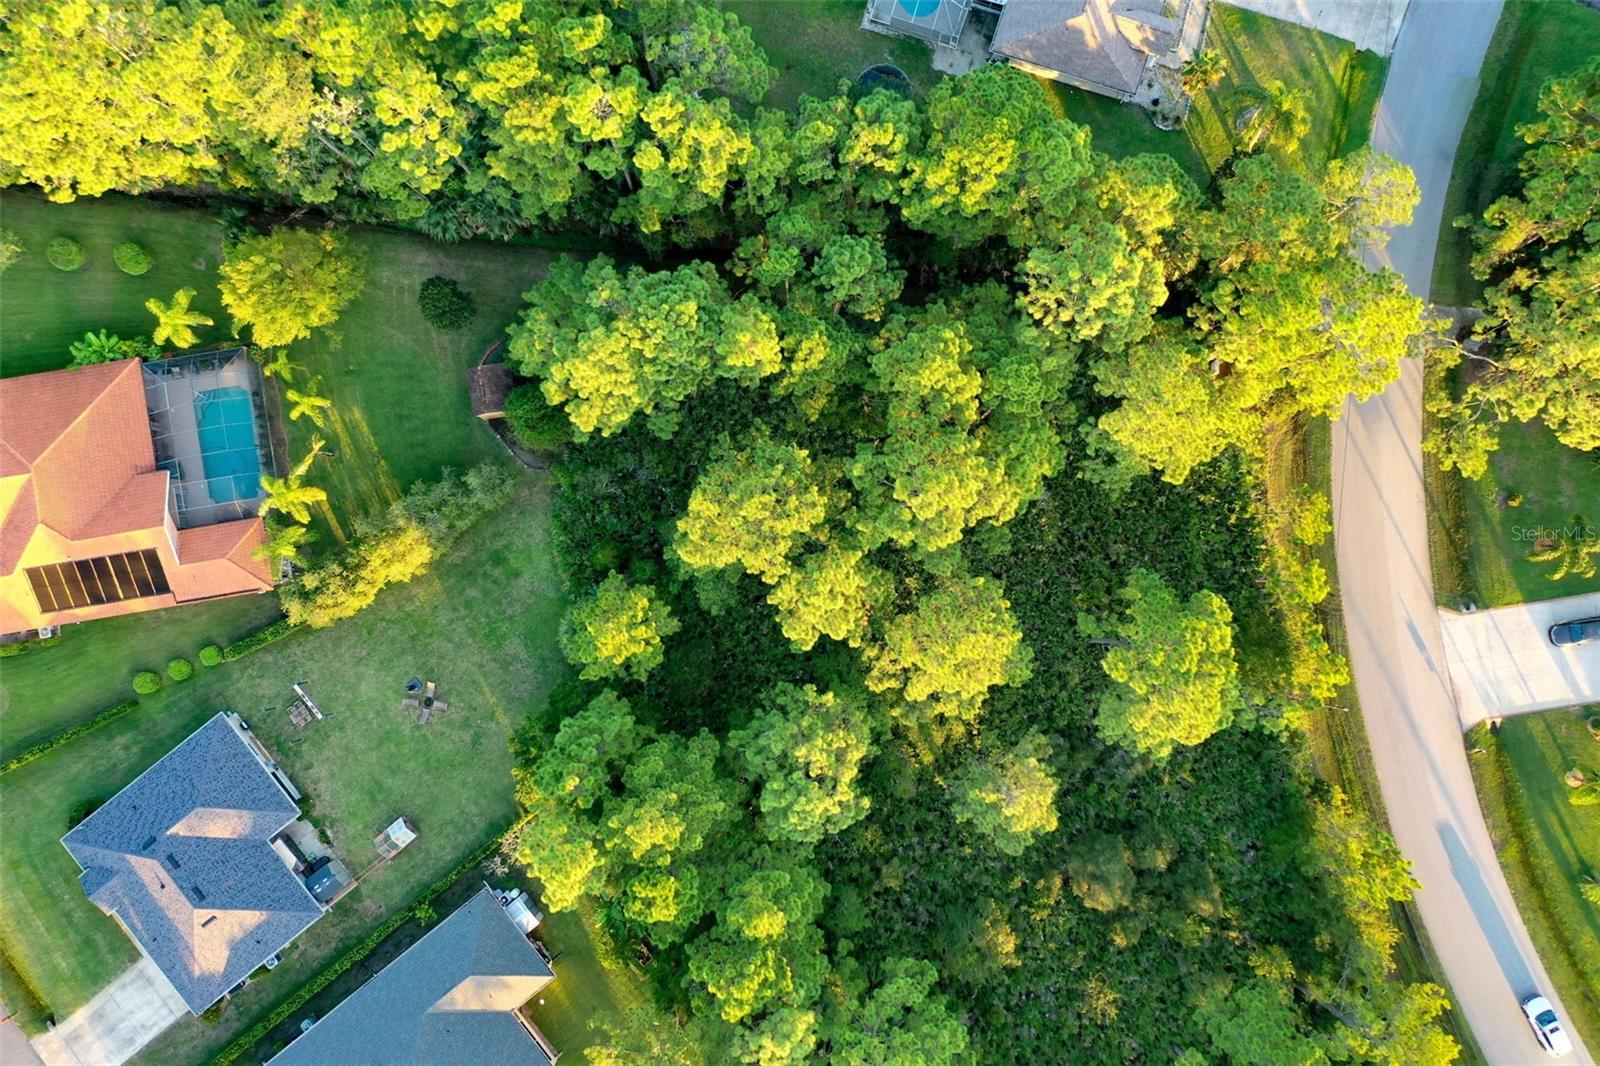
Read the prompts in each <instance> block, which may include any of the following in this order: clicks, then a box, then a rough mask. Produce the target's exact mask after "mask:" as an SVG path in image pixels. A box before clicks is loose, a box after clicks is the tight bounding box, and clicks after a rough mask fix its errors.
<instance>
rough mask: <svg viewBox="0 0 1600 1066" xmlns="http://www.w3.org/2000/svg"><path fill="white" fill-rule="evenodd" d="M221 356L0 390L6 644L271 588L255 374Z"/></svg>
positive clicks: (105, 367)
mask: <svg viewBox="0 0 1600 1066" xmlns="http://www.w3.org/2000/svg"><path fill="white" fill-rule="evenodd" d="M221 356H225V358H222V357H219V355H218V353H208V354H207V355H206V356H202V357H190V358H186V359H182V360H171V361H169V360H160V361H157V362H156V363H153V364H151V365H150V367H148V368H147V367H146V366H145V365H143V364H141V362H140V361H139V360H137V359H127V360H122V361H120V362H115V363H105V364H102V365H99V366H90V367H83V368H80V369H74V370H53V371H48V372H46V373H42V374H29V375H26V376H23V377H15V378H6V379H0V635H16V634H22V633H27V632H29V631H32V630H38V629H41V628H45V627H51V626H59V625H63V624H66V623H70V622H85V621H90V620H93V619H98V618H109V617H112V616H113V615H122V614H131V613H134V612H137V611H149V610H155V609H157V608H160V607H171V606H175V605H178V604H185V603H196V602H199V601H202V600H210V599H216V598H218V597H220V596H237V595H241V594H243V593H248V592H266V591H269V590H270V589H271V588H272V586H273V579H272V574H271V570H270V567H269V565H268V564H267V562H266V561H265V560H263V559H258V558H256V556H255V550H256V548H258V547H259V546H260V545H261V544H262V543H264V542H265V540H266V531H265V528H264V526H263V524H262V521H261V519H260V518H259V517H256V516H255V509H256V507H257V506H258V505H259V501H260V495H261V491H260V485H259V480H258V478H259V474H260V471H261V469H262V468H263V465H264V464H265V465H269V466H270V450H269V449H268V448H267V447H266V446H265V442H264V438H265V435H266V434H265V430H264V428H262V427H263V423H262V422H261V420H260V419H259V418H258V417H251V416H252V415H259V413H260V407H261V401H260V395H259V383H260V376H259V373H258V372H257V371H256V368H255V366H254V364H253V363H251V362H250V361H249V359H248V358H247V357H246V356H245V354H244V352H243V350H236V351H234V352H230V353H221ZM252 375H253V377H252ZM252 382H253V383H254V386H255V387H256V392H255V393H254V394H252V391H251V389H252ZM174 395H176V396H178V397H180V400H179V402H177V403H172V402H170V399H171V397H172V396H174ZM241 411H242V412H244V415H243V416H240V415H239V414H238V412H241ZM229 412H232V413H233V415H232V421H231V422H223V421H219V419H221V418H226V417H227V416H228V415H229ZM157 418H159V419H160V422H161V424H160V425H157V424H156V423H155V420H156V419H157ZM158 441H159V442H161V444H160V447H158ZM230 463H231V464H235V465H229V464H230ZM214 467H215V468H218V469H221V470H223V474H222V475H220V476H211V475H213V474H214V473H215V472H216V471H215V470H214V469H213V468H214ZM208 486H211V488H210V493H211V494H210V495H207V491H208ZM219 498H220V499H219ZM196 501H198V502H196ZM202 505H203V506H202Z"/></svg>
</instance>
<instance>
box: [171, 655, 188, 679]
mask: <svg viewBox="0 0 1600 1066" xmlns="http://www.w3.org/2000/svg"><path fill="white" fill-rule="evenodd" d="M193 673H194V664H193V663H191V662H190V661H189V660H188V659H174V660H172V661H171V662H170V663H168V664H167V676H168V677H170V678H172V680H174V681H187V680H188V679H189V677H190V676H191V675H192V674H193Z"/></svg>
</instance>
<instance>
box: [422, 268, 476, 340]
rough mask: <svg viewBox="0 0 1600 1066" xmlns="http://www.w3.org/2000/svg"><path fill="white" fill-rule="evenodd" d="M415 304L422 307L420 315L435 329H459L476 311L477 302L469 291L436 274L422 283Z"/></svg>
mask: <svg viewBox="0 0 1600 1066" xmlns="http://www.w3.org/2000/svg"><path fill="white" fill-rule="evenodd" d="M417 306H418V307H420V308H421V309H422V317H423V318H425V319H427V320H428V323H429V325H431V326H433V327H434V328H435V329H460V328H461V327H463V326H465V325H466V324H467V323H468V322H471V321H472V316H473V315H475V314H477V313H478V303H477V301H476V300H474V299H473V298H472V294H471V293H469V292H467V291H466V290H465V289H463V288H462V287H461V286H460V285H457V284H456V283H455V281H454V280H453V279H451V278H444V277H439V276H438V275H434V276H433V277H431V278H429V279H428V280H427V281H424V282H423V283H422V288H421V289H420V290H419V291H418V292H417Z"/></svg>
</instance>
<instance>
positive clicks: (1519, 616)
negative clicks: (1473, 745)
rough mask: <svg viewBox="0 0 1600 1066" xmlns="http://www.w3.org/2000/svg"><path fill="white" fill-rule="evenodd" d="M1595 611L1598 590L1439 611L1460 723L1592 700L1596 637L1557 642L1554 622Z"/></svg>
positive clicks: (1598, 686) (1599, 679)
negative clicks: (1591, 640) (1569, 643)
mask: <svg viewBox="0 0 1600 1066" xmlns="http://www.w3.org/2000/svg"><path fill="white" fill-rule="evenodd" d="M1597 617H1600V592H1591V593H1588V594H1587V595H1583V596H1566V597H1563V598H1562V599H1559V600H1540V601H1539V602H1538V603H1519V604H1517V605H1516V606H1514V607H1497V608H1495V609H1494V610H1492V611H1475V612H1473V613H1472V614H1459V613H1457V612H1455V611H1440V612H1439V621H1440V623H1441V624H1442V625H1443V626H1444V648H1445V659H1446V661H1447V662H1448V663H1449V664H1450V680H1451V682H1452V683H1453V685H1454V688H1455V694H1456V713H1457V714H1459V715H1460V716H1461V728H1462V729H1470V728H1472V727H1473V726H1474V725H1477V724H1478V723H1479V722H1481V721H1483V720H1484V719H1485V718H1495V717H1499V716H1501V715H1507V714H1528V713H1530V712H1532V711H1543V710H1548V709H1550V708H1552V707H1573V706H1576V705H1578V704H1582V703H1597V702H1600V641H1597V642H1594V643H1590V644H1584V645H1580V646H1578V647H1566V648H1558V647H1556V646H1555V645H1553V644H1551V643H1550V635H1549V634H1550V627H1551V626H1553V625H1555V624H1556V623H1557V622H1572V621H1576V620H1577V619H1579V618H1597Z"/></svg>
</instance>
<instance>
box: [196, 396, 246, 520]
mask: <svg viewBox="0 0 1600 1066" xmlns="http://www.w3.org/2000/svg"><path fill="white" fill-rule="evenodd" d="M194 421H195V427H196V430H197V433H198V436H199V437H200V461H201V464H202V465H203V466H204V467H205V472H206V493H207V495H209V496H210V497H211V498H212V499H213V500H215V501H216V502H218V503H224V502H228V501H232V500H253V499H255V498H256V497H257V496H259V495H260V494H261V458H260V456H259V455H258V454H257V453H256V416H255V411H254V410H253V409H252V408H251V406H250V391H249V390H248V389H242V388H239V387H238V386H230V387H228V388H225V389H210V390H208V391H205V392H201V393H198V394H196V396H195V398H194Z"/></svg>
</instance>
